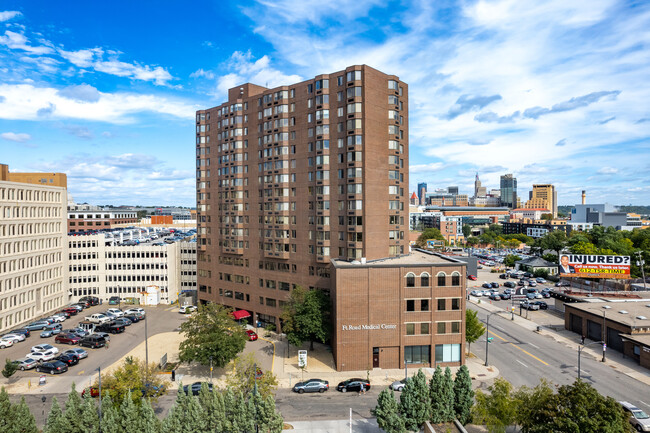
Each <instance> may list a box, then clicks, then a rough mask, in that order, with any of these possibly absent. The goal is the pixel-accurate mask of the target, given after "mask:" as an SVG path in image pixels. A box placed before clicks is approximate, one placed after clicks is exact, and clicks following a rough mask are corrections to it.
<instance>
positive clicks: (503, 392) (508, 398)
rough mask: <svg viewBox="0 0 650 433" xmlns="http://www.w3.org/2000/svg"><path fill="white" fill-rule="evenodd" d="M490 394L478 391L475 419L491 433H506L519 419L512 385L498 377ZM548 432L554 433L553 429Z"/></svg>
mask: <svg viewBox="0 0 650 433" xmlns="http://www.w3.org/2000/svg"><path fill="white" fill-rule="evenodd" d="M488 391H489V393H484V392H483V391H481V390H480V389H479V390H477V391H476V404H475V405H474V412H473V418H474V420H475V421H478V422H479V423H481V424H485V425H486V426H487V428H488V431H489V432H490V433H505V431H506V428H507V427H508V426H509V425H511V424H514V423H515V421H516V419H517V403H516V401H515V400H514V398H513V396H512V391H513V389H512V385H511V384H510V382H508V381H507V380H505V379H503V378H501V377H497V378H496V379H495V380H494V383H493V384H492V385H490V386H488ZM546 431H553V430H552V429H550V430H546Z"/></svg>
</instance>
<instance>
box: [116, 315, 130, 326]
mask: <svg viewBox="0 0 650 433" xmlns="http://www.w3.org/2000/svg"><path fill="white" fill-rule="evenodd" d="M113 323H115V324H116V325H121V326H131V323H133V322H132V321H130V320H129V319H125V318H124V317H118V318H117V319H115V320H114V321H113Z"/></svg>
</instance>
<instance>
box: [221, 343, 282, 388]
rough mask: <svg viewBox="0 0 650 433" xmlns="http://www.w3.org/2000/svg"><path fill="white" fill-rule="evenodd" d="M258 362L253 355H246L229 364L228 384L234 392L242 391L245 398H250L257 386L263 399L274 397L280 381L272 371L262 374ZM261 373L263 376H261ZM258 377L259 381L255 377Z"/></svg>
mask: <svg viewBox="0 0 650 433" xmlns="http://www.w3.org/2000/svg"><path fill="white" fill-rule="evenodd" d="M257 365H258V364H257V360H256V359H255V355H254V354H253V353H246V354H243V355H239V356H237V357H236V358H235V359H233V360H232V361H230V364H228V374H227V375H226V384H227V386H228V387H230V388H232V389H233V390H234V391H240V392H241V393H242V394H243V395H244V397H248V396H249V395H251V394H252V392H253V387H254V386H255V385H256V384H257V391H258V393H259V394H261V396H262V398H266V397H267V396H269V395H272V393H273V391H275V389H276V388H277V386H278V379H277V378H276V377H275V375H274V374H273V372H272V371H264V372H261V370H260V369H259V367H258V366H257ZM260 372H261V375H260V374H259V373H260ZM256 375H257V376H258V377H257V379H256V378H255V376H256Z"/></svg>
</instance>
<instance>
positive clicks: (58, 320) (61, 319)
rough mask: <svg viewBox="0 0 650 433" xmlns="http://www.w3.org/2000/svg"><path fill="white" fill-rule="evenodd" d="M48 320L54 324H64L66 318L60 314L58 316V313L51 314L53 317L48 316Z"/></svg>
mask: <svg viewBox="0 0 650 433" xmlns="http://www.w3.org/2000/svg"><path fill="white" fill-rule="evenodd" d="M49 318H50V319H52V320H54V322H55V323H61V322H65V320H66V319H67V317H66V316H64V315H62V314H59V313H57V314H53V315H52V316H50V317H49Z"/></svg>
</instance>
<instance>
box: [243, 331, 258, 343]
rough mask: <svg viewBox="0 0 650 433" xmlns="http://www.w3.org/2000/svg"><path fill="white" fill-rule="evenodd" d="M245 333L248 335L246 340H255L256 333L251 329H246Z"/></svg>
mask: <svg viewBox="0 0 650 433" xmlns="http://www.w3.org/2000/svg"><path fill="white" fill-rule="evenodd" d="M246 335H248V341H255V340H257V334H256V333H255V331H253V330H250V329H247V330H246Z"/></svg>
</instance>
